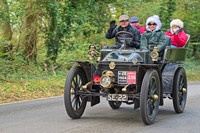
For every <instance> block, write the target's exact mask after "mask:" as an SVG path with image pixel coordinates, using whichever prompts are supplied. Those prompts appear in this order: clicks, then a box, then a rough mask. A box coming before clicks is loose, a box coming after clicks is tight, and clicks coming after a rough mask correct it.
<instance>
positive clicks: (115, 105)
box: [108, 101, 122, 109]
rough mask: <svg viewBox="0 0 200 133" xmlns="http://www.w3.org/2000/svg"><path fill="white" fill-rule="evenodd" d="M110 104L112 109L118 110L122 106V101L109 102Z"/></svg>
mask: <svg viewBox="0 0 200 133" xmlns="http://www.w3.org/2000/svg"><path fill="white" fill-rule="evenodd" d="M108 103H109V105H110V107H111V108H112V109H118V108H119V107H120V106H121V104H122V102H120V101H119V102H118V101H108Z"/></svg>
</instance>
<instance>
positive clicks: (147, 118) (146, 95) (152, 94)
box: [140, 69, 160, 125]
mask: <svg viewBox="0 0 200 133" xmlns="http://www.w3.org/2000/svg"><path fill="white" fill-rule="evenodd" d="M159 103H160V80H159V76H158V72H157V71H156V70H152V69H150V70H148V71H147V72H146V73H145V75H144V78H143V81H142V87H141V92H140V108H141V115H142V120H143V122H144V123H145V124H147V125H150V124H153V123H154V121H155V119H156V116H157V113H158V107H159Z"/></svg>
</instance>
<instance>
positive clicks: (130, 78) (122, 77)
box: [118, 71, 136, 84]
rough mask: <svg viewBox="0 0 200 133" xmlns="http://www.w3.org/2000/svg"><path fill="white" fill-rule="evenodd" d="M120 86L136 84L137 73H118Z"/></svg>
mask: <svg viewBox="0 0 200 133" xmlns="http://www.w3.org/2000/svg"><path fill="white" fill-rule="evenodd" d="M118 84H136V71H118Z"/></svg>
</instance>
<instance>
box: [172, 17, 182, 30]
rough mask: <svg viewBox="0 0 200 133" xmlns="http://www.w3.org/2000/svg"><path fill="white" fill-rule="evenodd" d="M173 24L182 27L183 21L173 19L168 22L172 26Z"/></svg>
mask: <svg viewBox="0 0 200 133" xmlns="http://www.w3.org/2000/svg"><path fill="white" fill-rule="evenodd" d="M173 25H176V26H179V27H180V28H183V22H182V21H181V20H180V19H174V20H172V22H171V23H170V27H171V28H172V26H173Z"/></svg>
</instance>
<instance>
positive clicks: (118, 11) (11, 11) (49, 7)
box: [0, 0, 200, 103]
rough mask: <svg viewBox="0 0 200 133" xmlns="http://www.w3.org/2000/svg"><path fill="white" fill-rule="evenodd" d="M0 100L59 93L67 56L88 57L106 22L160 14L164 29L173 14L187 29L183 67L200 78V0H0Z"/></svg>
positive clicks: (102, 36) (67, 66)
mask: <svg viewBox="0 0 200 133" xmlns="http://www.w3.org/2000/svg"><path fill="white" fill-rule="evenodd" d="M0 3H1V6H0V103H5V102H12V101H20V100H27V99H34V98H39V97H48V96H57V95H62V94H63V91H64V89H63V88H64V82H65V77H66V75H67V72H68V70H69V69H70V68H71V67H72V66H73V65H74V62H70V60H88V56H87V52H88V46H89V45H90V44H95V45H96V46H97V48H99V44H100V43H103V44H104V45H114V39H110V40H108V39H106V38H105V33H106V31H107V29H108V28H109V22H110V21H111V20H116V22H117V25H119V23H118V18H119V16H120V15H123V14H125V15H128V16H129V17H130V18H131V17H133V16H136V17H138V18H139V20H140V26H141V27H145V22H146V19H147V18H148V17H149V16H152V15H155V14H156V15H158V16H159V17H160V19H161V21H162V24H163V26H162V29H161V30H163V31H164V32H166V31H167V29H169V28H170V22H171V20H173V19H180V20H182V21H183V22H184V28H183V29H184V31H185V32H186V33H187V34H190V35H191V39H190V44H189V49H188V55H187V60H186V62H185V63H186V71H187V77H188V80H189V81H200V24H199V22H200V1H199V0H123V1H122V0H103V1H102V0H0Z"/></svg>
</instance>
